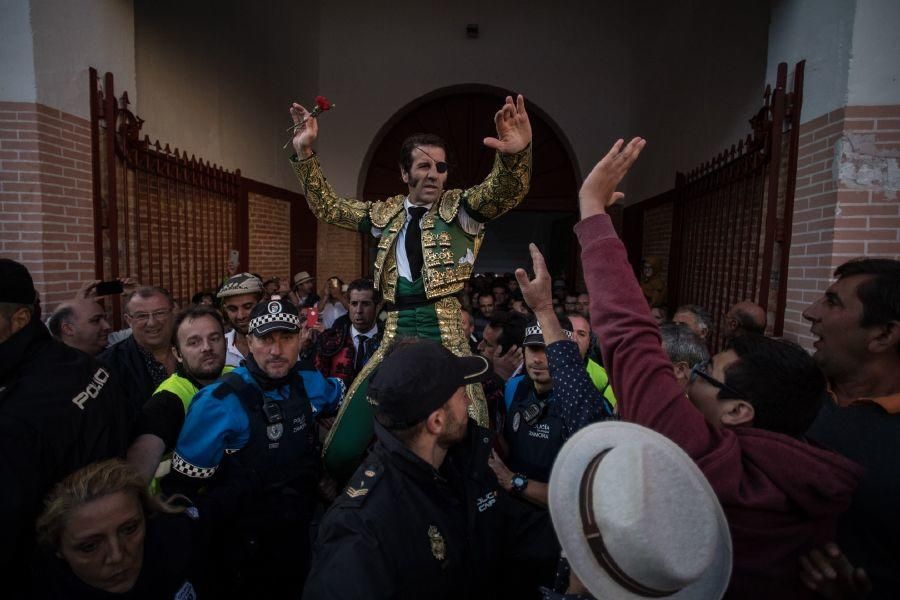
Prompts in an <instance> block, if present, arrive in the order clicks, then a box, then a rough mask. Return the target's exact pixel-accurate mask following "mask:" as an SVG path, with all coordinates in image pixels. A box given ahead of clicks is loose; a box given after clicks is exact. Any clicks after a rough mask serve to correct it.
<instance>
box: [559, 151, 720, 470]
mask: <svg viewBox="0 0 900 600" xmlns="http://www.w3.org/2000/svg"><path fill="white" fill-rule="evenodd" d="M644 144H645V142H644V140H642V139H641V138H634V139H633V140H631V142H629V143H628V145H627V146H624V148H623V141H622V140H619V141H618V142H616V143H615V145H613V147H612V149H611V150H610V151H609V153H608V154H607V155H606V156H605V157H603V159H602V160H601V161H600V162H599V163H597V165H596V166H595V167H594V169H593V170H592V171H591V173H590V174H589V175H588V177H587V178H586V179H585V180H584V184H583V185H582V188H581V191H580V193H579V203H580V207H581V215H582V219H581V221H580V222H579V223H578V224H577V225H576V226H575V233H576V234H577V235H578V240H579V242H580V243H581V260H582V264H583V265H584V279H585V283H586V285H587V289H588V294H589V295H590V298H591V307H590V315H591V328H592V329H593V330H594V332H596V334H597V336H598V337H599V339H600V347H601V348H602V349H603V364H604V365H605V366H606V368H607V370H608V371H609V373H610V377H611V378H612V380H613V381H615V382H616V398H617V399H618V408H619V413H620V414H621V415H622V418H623V419H624V420H626V421H630V422H632V423H637V424H639V425H643V426H645V427H649V428H650V429H653V430H655V431H657V432H659V433H662V434H663V435H665V436H666V437H668V438H670V439H671V440H673V441H674V442H675V443H677V444H679V445H680V446H681V447H682V448H684V450H685V451H686V452H687V453H688V454H689V455H690V456H692V457H695V458H697V457H699V456H702V455H705V454H707V452H708V451H709V447H710V445H711V444H714V443H716V440H717V437H718V436H717V434H716V432H715V431H714V430H712V429H711V428H710V427H709V426H708V425H707V424H706V420H705V419H704V418H703V415H702V414H701V413H700V411H699V410H697V409H696V408H695V407H694V406H693V405H692V404H691V403H690V401H689V400H688V399H687V398H686V397H685V394H684V392H683V391H682V389H681V386H679V385H678V383H677V382H676V381H675V376H674V374H673V373H672V366H671V363H670V362H669V359H668V357H667V356H666V354H665V352H664V351H663V349H662V345H661V341H660V337H659V328H658V327H657V325H656V322H655V321H654V320H653V317H652V316H651V315H650V307H649V306H648V305H647V301H646V300H645V299H644V295H643V293H642V292H641V288H640V286H639V285H638V282H637V279H635V277H634V273H633V272H632V270H631V265H630V264H629V262H628V256H627V253H626V251H625V247H624V246H623V245H622V242H621V241H619V239H618V237H617V236H616V232H615V229H613V226H612V222H611V221H610V219H609V216H608V215H607V214H606V210H607V208H608V207H610V206H612V205H613V204H614V203H615V202H616V201H617V200H619V199H620V198H622V197H623V194H621V193H620V192H616V186H618V184H619V182H620V181H621V180H622V177H624V175H625V173H627V172H628V169H629V168H630V167H631V165H632V164H633V163H634V161H635V160H636V159H637V156H638V154H640V152H641V150H642V149H643V147H644Z"/></svg>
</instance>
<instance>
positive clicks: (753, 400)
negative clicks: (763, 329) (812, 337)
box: [719, 333, 825, 437]
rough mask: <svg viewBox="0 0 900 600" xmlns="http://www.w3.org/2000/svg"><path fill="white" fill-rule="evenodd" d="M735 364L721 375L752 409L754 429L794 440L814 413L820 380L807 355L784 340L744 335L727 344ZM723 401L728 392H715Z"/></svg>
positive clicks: (820, 395) (822, 382) (822, 388)
mask: <svg viewBox="0 0 900 600" xmlns="http://www.w3.org/2000/svg"><path fill="white" fill-rule="evenodd" d="M727 349H728V350H733V351H734V352H735V354H737V355H738V358H739V360H738V361H736V362H735V363H734V364H732V365H730V366H729V367H727V368H726V369H725V383H726V384H728V385H729V386H730V387H732V388H734V389H735V390H736V391H739V392H740V393H742V394H743V395H745V396H746V398H745V399H746V400H747V401H748V402H750V404H752V405H753V411H754V418H753V426H754V427H758V428H759V429H766V430H768V431H775V432H778V433H784V434H787V435H790V436H794V437H798V436H801V435H803V434H804V433H805V432H806V430H807V429H809V426H810V425H812V422H813V420H814V419H815V418H816V415H817V414H818V413H819V409H820V408H821V406H822V401H823V399H824V397H825V376H824V375H823V374H822V371H820V370H819V368H818V367H817V366H816V363H815V362H814V361H813V359H812V357H811V356H810V355H809V353H807V352H806V350H804V349H803V348H801V347H800V346H798V345H797V344H795V343H793V342H789V341H788V340H780V339H773V338H767V337H765V336H763V335H760V334H756V333H748V334H746V335H741V336H738V337H736V338H733V339H731V340H729V342H728V346H727ZM719 398H720V399H722V400H725V399H728V392H727V391H725V390H720V391H719Z"/></svg>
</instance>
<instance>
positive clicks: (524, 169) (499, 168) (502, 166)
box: [463, 144, 531, 219]
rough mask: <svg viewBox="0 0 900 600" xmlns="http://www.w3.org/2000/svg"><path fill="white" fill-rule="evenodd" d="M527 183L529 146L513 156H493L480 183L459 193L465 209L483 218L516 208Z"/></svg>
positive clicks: (526, 190) (499, 154)
mask: <svg viewBox="0 0 900 600" xmlns="http://www.w3.org/2000/svg"><path fill="white" fill-rule="evenodd" d="M530 181H531V145H530V144H529V145H528V147H527V148H525V149H524V150H522V151H521V152H519V153H517V154H501V153H499V152H498V153H497V155H496V157H495V158H494V167H493V169H492V170H491V172H490V174H488V176H487V178H486V179H485V180H484V182H482V183H481V184H479V185H477V186H475V187H473V188H469V189H467V190H466V191H465V192H463V198H464V199H465V202H466V204H467V206H469V207H470V208H471V209H472V210H473V211H475V212H477V213H478V214H479V215H481V216H482V217H484V218H486V219H494V218H496V217H499V216H500V215H502V214H503V213H505V212H507V211H508V210H510V209H512V208H514V207H516V206H517V205H518V204H519V203H520V202H522V200H523V199H524V198H525V194H527V193H528V186H529V183H530Z"/></svg>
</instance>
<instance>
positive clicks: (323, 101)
mask: <svg viewBox="0 0 900 600" xmlns="http://www.w3.org/2000/svg"><path fill="white" fill-rule="evenodd" d="M316 106H318V107H319V110H328V109H329V108H331V102H329V101H328V98H326V97H325V96H316Z"/></svg>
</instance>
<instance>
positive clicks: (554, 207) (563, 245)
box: [359, 84, 580, 284]
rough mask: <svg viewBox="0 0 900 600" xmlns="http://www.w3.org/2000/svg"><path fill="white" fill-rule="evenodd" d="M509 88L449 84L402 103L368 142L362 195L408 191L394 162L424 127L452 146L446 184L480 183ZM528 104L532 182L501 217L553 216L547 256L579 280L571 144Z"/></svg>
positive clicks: (368, 257) (367, 261)
mask: <svg viewBox="0 0 900 600" xmlns="http://www.w3.org/2000/svg"><path fill="white" fill-rule="evenodd" d="M507 94H508V92H506V91H505V90H502V89H500V88H496V87H493V86H487V85H476V84H470V85H461V86H452V87H449V88H442V89H440V90H436V91H434V92H432V93H430V94H426V95H425V96H422V97H420V98H418V99H416V100H415V101H413V102H411V103H410V104H408V105H406V106H404V107H403V108H401V109H400V110H399V111H397V113H395V114H394V116H393V117H391V119H389V120H388V122H387V123H385V125H384V126H383V127H382V128H381V130H380V131H379V132H378V135H377V136H376V137H375V140H374V141H373V142H372V145H371V146H370V148H369V151H368V153H367V155H366V159H365V162H364V167H363V169H362V171H361V176H360V184H359V189H360V192H361V193H360V197H361V198H363V199H365V200H368V201H375V200H383V199H384V198H387V197H390V196H393V195H395V194H398V193H402V192H403V190H404V187H403V182H402V180H401V179H400V172H399V168H398V166H397V163H398V158H399V156H398V153H399V150H400V146H401V145H402V143H403V140H404V139H405V138H406V137H407V136H409V135H412V134H414V133H420V132H427V133H434V134H437V135H439V136H441V137H442V138H444V139H445V140H446V141H447V144H448V146H449V150H450V151H449V157H448V158H449V163H450V174H449V177H448V181H447V187H448V188H466V187H470V186H472V185H476V184H478V183H479V182H481V181H482V180H483V179H484V177H485V175H487V173H488V172H489V171H490V169H491V165H492V164H493V160H494V153H493V151H492V150H490V149H488V148H486V147H485V146H484V144H483V143H482V140H483V139H484V138H485V137H487V136H493V135H495V131H496V130H495V127H494V121H493V115H494V113H495V112H496V111H497V110H498V109H499V108H500V106H501V105H502V103H503V100H504V98H505V97H506V96H507ZM526 102H527V107H528V113H529V117H530V120H531V126H532V133H533V139H532V144H533V153H534V154H533V157H534V163H533V164H534V171H533V173H532V180H531V188H530V190H529V192H528V195H527V196H526V199H525V201H524V202H523V203H522V205H521V206H520V207H519V208H517V209H516V210H515V211H513V214H515V213H519V214H518V215H517V217H512V216H510V217H502V219H511V220H512V221H515V220H516V219H518V220H519V221H522V222H524V221H529V220H536V219H538V217H537V215H535V214H534V213H535V212H536V211H540V212H542V213H548V216H552V217H553V218H552V219H551V221H552V223H547V224H546V225H547V230H552V232H553V234H552V236H550V237H549V238H548V239H552V240H553V243H552V246H551V247H549V248H547V249H548V250H550V253H551V255H552V256H548V261H549V262H550V263H551V265H554V266H555V267H556V271H557V272H563V271H565V272H566V273H567V275H568V278H569V279H570V282H571V283H572V284H574V283H575V273H576V272H577V271H578V269H577V266H576V262H575V261H576V260H577V258H576V255H577V252H574V246H573V244H574V236H573V235H572V233H571V224H574V222H575V215H576V214H577V210H578V207H577V197H578V187H579V185H580V175H579V173H580V172H579V170H578V167H577V164H576V161H575V158H574V153H573V152H572V149H571V146H570V145H569V143H568V140H566V138H565V136H564V135H563V134H562V133H561V132H560V131H559V128H558V127H557V126H556V125H555V123H553V121H552V120H551V119H550V118H549V117H548V116H547V115H546V113H544V112H543V111H542V110H541V109H540V108H539V107H537V106H535V105H534V104H532V103H530V102H529V101H528V100H527V99H526ZM521 213H530V214H521ZM502 219H501V220H502ZM513 228H515V229H520V228H521V227H520V224H516V225H512V223H511V224H510V230H512V229H513ZM496 229H499V230H502V229H503V226H502V225H501V224H500V223H499V222H498V225H497V227H496ZM560 232H562V234H563V235H562V239H560V235H559V234H560ZM566 233H567V234H568V235H566ZM491 235H492V232H491V229H489V230H488V236H487V238H486V241H485V248H486V249H487V248H489V247H490V244H491V241H492V240H491ZM493 237H494V240H495V241H496V242H500V241H501V238H502V237H504V236H503V234H502V233H497V234H495V235H494V236H493ZM494 245H495V246H496V245H497V244H496V243H495V244H494ZM373 248H374V243H368V244H363V257H362V265H363V270H364V272H365V273H366V274H367V275H371V264H372V259H373V258H374V252H373Z"/></svg>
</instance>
